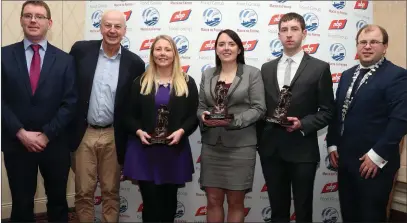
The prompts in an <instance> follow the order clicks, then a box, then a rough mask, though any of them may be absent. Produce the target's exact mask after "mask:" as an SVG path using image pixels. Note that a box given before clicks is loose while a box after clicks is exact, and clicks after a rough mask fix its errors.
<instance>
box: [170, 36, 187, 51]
mask: <svg viewBox="0 0 407 223" xmlns="http://www.w3.org/2000/svg"><path fill="white" fill-rule="evenodd" d="M173 39H174V42H175V44H176V45H177V50H178V53H179V54H184V53H185V52H187V51H188V49H189V41H188V39H187V38H186V37H185V36H181V35H179V36H176V37H174V38H173Z"/></svg>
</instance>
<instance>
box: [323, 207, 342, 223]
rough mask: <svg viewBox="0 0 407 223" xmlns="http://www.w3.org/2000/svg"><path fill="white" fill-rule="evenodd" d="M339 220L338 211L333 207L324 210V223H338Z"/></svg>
mask: <svg viewBox="0 0 407 223" xmlns="http://www.w3.org/2000/svg"><path fill="white" fill-rule="evenodd" d="M338 218H339V213H338V211H337V210H336V209H335V208H333V207H327V208H325V209H324V210H322V213H321V220H322V222H323V223H336V222H337V221H338Z"/></svg>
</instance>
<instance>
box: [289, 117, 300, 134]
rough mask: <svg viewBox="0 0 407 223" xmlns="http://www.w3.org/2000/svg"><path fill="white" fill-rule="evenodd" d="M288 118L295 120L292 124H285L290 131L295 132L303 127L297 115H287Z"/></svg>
mask: <svg viewBox="0 0 407 223" xmlns="http://www.w3.org/2000/svg"><path fill="white" fill-rule="evenodd" d="M287 120H288V121H291V122H293V124H292V125H290V126H285V127H286V130H287V131H288V132H293V131H295V130H297V129H300V128H301V122H300V120H299V119H298V118H297V117H287Z"/></svg>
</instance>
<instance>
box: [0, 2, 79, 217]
mask: <svg viewBox="0 0 407 223" xmlns="http://www.w3.org/2000/svg"><path fill="white" fill-rule="evenodd" d="M20 24H21V27H22V28H23V32H24V40H23V41H21V42H18V43H14V44H12V45H8V46H5V47H2V49H1V55H2V61H1V65H2V66H1V93H2V98H1V110H2V112H1V133H2V134H1V149H2V151H3V154H4V164H5V167H6V171H7V176H8V180H9V185H10V190H11V197H12V210H11V216H10V221H13V222H34V196H35V192H36V189H37V175H38V167H39V169H40V172H41V175H42V177H43V178H44V186H45V192H46V194H47V200H48V201H47V214H48V220H49V221H53V222H67V221H68V204H67V200H66V187H67V181H68V174H69V168H70V155H69V152H70V151H69V147H68V136H69V134H71V132H69V131H68V130H67V125H68V123H69V122H70V121H71V120H72V119H73V117H74V111H75V106H76V102H77V94H76V88H75V86H74V84H75V81H74V80H75V66H74V60H73V58H72V57H71V56H70V55H68V54H67V53H65V52H63V51H62V50H60V49H58V48H56V47H55V46H53V45H51V44H50V43H49V42H48V41H47V40H46V34H47V31H48V30H49V29H50V28H51V26H52V20H51V11H50V9H49V7H48V5H47V4H46V3H45V2H43V1H26V2H25V3H24V4H23V6H22V9H21V16H20Z"/></svg>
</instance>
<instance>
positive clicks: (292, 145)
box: [257, 53, 334, 162]
mask: <svg viewBox="0 0 407 223" xmlns="http://www.w3.org/2000/svg"><path fill="white" fill-rule="evenodd" d="M280 59H281V57H280V58H277V59H275V60H273V61H270V62H267V63H265V64H263V66H262V68H261V73H262V76H263V82H264V86H265V92H266V106H267V112H266V115H267V116H272V115H273V112H274V110H275V108H276V107H277V103H278V99H279V91H280V90H279V86H278V83H277V64H278V62H279V60H280ZM291 89H292V98H291V99H292V100H291V105H290V107H289V109H288V114H287V115H288V116H291V117H297V118H298V119H300V121H301V125H302V129H301V130H302V132H303V133H302V132H301V131H300V130H296V131H294V132H291V133H290V132H287V131H286V130H285V128H282V127H280V126H278V125H274V124H270V123H266V122H265V121H260V122H259V123H258V125H257V130H258V137H259V146H258V149H259V154H260V155H263V156H271V155H273V154H274V153H275V152H278V154H279V155H280V156H281V157H282V158H283V159H284V160H286V161H290V162H318V161H319V160H320V156H319V147H318V139H317V131H318V130H320V129H322V128H324V127H325V126H327V125H328V122H329V120H330V119H331V118H332V116H333V108H334V95H333V89H332V77H331V71H330V68H329V64H328V63H326V62H324V61H321V60H319V59H316V58H314V57H311V56H309V55H308V54H307V53H305V54H304V57H303V59H302V61H301V63H300V66H299V67H298V70H297V72H296V73H295V76H294V78H293V80H292V82H291ZM303 134H304V135H303Z"/></svg>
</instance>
